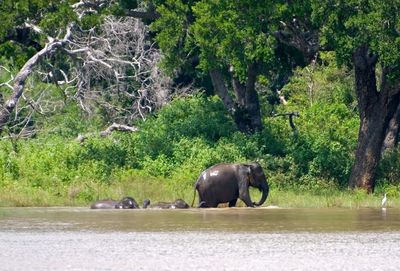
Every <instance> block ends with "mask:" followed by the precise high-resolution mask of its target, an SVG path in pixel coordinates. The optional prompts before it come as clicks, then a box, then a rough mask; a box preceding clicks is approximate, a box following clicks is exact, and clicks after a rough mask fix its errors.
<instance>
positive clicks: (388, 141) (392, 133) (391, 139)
mask: <svg viewBox="0 0 400 271" xmlns="http://www.w3.org/2000/svg"><path fill="white" fill-rule="evenodd" d="M397 99H399V98H397ZM399 124H400V102H399V101H398V102H397V108H396V112H395V113H394V115H393V117H392V119H391V120H390V121H389V125H388V128H387V131H386V135H385V139H384V141H383V146H382V151H381V152H382V154H383V153H384V152H385V151H386V150H393V149H394V148H395V147H396V146H397V142H398V140H399V126H400V125H399Z"/></svg>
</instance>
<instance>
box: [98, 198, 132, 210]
mask: <svg viewBox="0 0 400 271" xmlns="http://www.w3.org/2000/svg"><path fill="white" fill-rule="evenodd" d="M90 209H139V205H138V204H137V202H136V201H135V199H134V198H132V197H124V198H123V199H122V200H120V201H117V200H112V199H105V200H98V201H96V202H94V203H93V204H92V205H90Z"/></svg>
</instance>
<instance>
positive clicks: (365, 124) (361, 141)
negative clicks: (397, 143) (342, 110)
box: [349, 46, 399, 193]
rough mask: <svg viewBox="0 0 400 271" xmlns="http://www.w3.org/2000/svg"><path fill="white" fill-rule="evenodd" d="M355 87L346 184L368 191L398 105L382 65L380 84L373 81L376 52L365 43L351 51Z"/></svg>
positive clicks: (372, 185) (370, 189)
mask: <svg viewBox="0 0 400 271" xmlns="http://www.w3.org/2000/svg"><path fill="white" fill-rule="evenodd" d="M353 63H354V71H355V88H356V94H357V100H358V104H359V111H360V112H359V115H360V128H359V133H358V145H357V149H356V153H355V162H354V165H353V168H352V171H351V175H350V179H349V186H350V187H351V188H362V189H365V190H366V191H368V193H372V192H373V191H374V188H375V177H376V171H377V167H378V164H379V161H380V159H381V150H382V145H383V142H384V139H385V136H386V134H387V131H388V128H389V123H390V120H392V119H393V116H394V115H395V112H396V109H397V107H398V105H399V97H398V96H399V95H398V89H397V88H394V87H393V85H392V84H391V83H390V82H388V81H387V80H386V77H387V69H385V68H383V69H382V77H381V82H380V88H379V89H378V87H377V82H376V70H375V68H376V63H377V56H376V55H373V54H371V53H370V52H369V50H368V47H367V46H360V47H359V48H358V49H357V50H355V52H354V55H353Z"/></svg>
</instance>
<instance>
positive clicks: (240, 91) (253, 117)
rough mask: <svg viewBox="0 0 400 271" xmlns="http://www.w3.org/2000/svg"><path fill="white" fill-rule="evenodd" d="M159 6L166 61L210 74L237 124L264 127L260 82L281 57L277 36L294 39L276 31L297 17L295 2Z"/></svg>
mask: <svg viewBox="0 0 400 271" xmlns="http://www.w3.org/2000/svg"><path fill="white" fill-rule="evenodd" d="M300 2H303V1H300ZM294 6H296V7H299V6H301V5H300V4H296V5H294ZM156 7H157V12H158V13H159V14H160V17H159V18H158V19H157V20H156V21H155V22H154V23H153V24H152V27H153V29H154V31H155V32H156V35H157V36H156V40H157V42H158V44H159V46H160V48H161V50H162V52H163V54H164V56H165V58H164V65H165V66H166V67H167V68H168V69H169V70H170V71H174V72H180V71H181V70H186V69H187V68H188V67H189V68H191V67H193V66H195V67H196V68H197V69H200V70H201V71H202V72H204V73H206V74H208V75H209V77H210V79H211V81H212V85H213V88H214V91H215V93H216V94H217V95H218V96H219V97H220V98H221V100H222V101H223V103H224V105H225V107H226V109H227V110H228V111H229V112H230V114H231V115H232V117H233V119H234V120H235V122H236V124H237V126H238V128H239V129H240V130H241V131H244V132H255V131H257V130H260V129H262V121H261V113H260V103H259V97H258V93H257V91H256V82H257V80H258V76H259V75H260V74H268V72H269V71H271V70H273V69H274V68H275V66H276V65H277V64H276V62H279V60H278V56H277V54H276V50H277V47H278V45H277V39H276V37H278V36H279V37H278V39H279V38H282V40H283V38H285V39H286V42H287V43H289V42H291V41H293V37H294V36H290V35H289V34H288V35H286V36H285V35H284V34H283V32H282V33H280V34H282V35H275V34H277V33H278V30H279V29H280V26H281V22H282V23H283V22H284V21H288V20H290V21H291V20H292V14H291V11H292V7H291V4H288V3H281V1H255V0H241V1H227V0H203V1H172V0H166V1H157V5H156ZM289 15H290V17H289ZM283 24H285V23H283ZM285 25H286V26H289V25H290V23H287V24H285ZM286 33H288V32H286ZM293 33H294V32H292V33H291V34H293ZM299 49H300V48H299ZM278 66H279V65H278Z"/></svg>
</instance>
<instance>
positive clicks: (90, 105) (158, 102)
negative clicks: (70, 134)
mask: <svg viewBox="0 0 400 271" xmlns="http://www.w3.org/2000/svg"><path fill="white" fill-rule="evenodd" d="M106 2H107V1H80V2H78V3H76V4H75V5H74V6H73V7H74V8H75V11H76V12H77V14H78V17H79V18H81V17H82V16H84V15H85V14H87V13H96V12H97V8H100V6H101V5H105V4H106ZM85 8H86V9H85ZM26 27H30V28H32V30H33V31H36V32H38V33H40V34H42V35H45V33H43V31H42V30H41V29H40V28H38V27H37V26H35V25H33V24H30V23H29V24H28V23H27V24H26ZM148 31H149V30H148V27H147V26H145V25H144V24H143V23H141V22H140V21H139V19H135V18H133V17H126V18H116V17H112V16H110V17H106V18H105V19H104V22H103V23H102V24H101V25H100V26H98V27H95V28H92V29H89V30H83V29H80V28H78V27H77V26H74V25H70V26H69V27H68V28H67V29H66V30H64V31H60V32H61V33H65V34H64V37H62V38H53V37H48V43H47V44H46V45H45V47H44V48H43V49H42V50H40V51H39V52H38V53H37V54H36V55H34V56H33V57H32V58H31V59H30V60H28V62H27V63H26V64H25V65H24V67H23V68H22V69H21V70H20V71H19V72H18V74H17V75H16V76H13V75H12V74H11V73H10V71H9V70H6V69H5V67H2V70H3V72H4V71H6V72H8V73H9V74H10V76H9V80H6V81H5V82H0V87H8V88H9V89H10V90H11V95H9V97H1V98H2V99H4V100H6V101H5V102H3V103H2V104H0V131H1V130H2V129H3V128H4V125H5V124H7V123H8V122H9V121H10V117H11V114H12V113H14V114H15V116H17V115H18V114H19V112H21V110H16V108H17V106H18V104H19V100H20V98H21V97H22V98H23V100H24V101H25V103H24V104H23V106H24V107H26V108H29V109H30V110H31V111H35V112H42V113H45V112H49V111H54V109H55V108H57V105H56V104H60V101H54V100H53V101H52V100H51V99H48V98H49V96H48V95H46V88H43V90H42V91H40V92H39V94H37V92H36V93H35V96H31V95H30V93H24V90H26V86H27V82H28V81H29V78H40V79H41V81H43V82H46V83H53V84H55V85H57V86H58V87H59V88H60V90H61V91H62V95H63V97H64V100H67V99H71V98H73V99H76V101H78V103H79V104H80V106H81V107H82V109H84V110H85V111H86V112H88V113H91V112H93V111H94V110H93V109H95V108H99V107H100V108H102V109H103V112H105V115H106V117H107V119H108V120H109V121H110V123H111V122H122V123H124V124H129V123H131V122H132V120H134V119H137V118H142V119H144V118H145V117H146V115H147V114H148V113H150V112H153V111H154V110H156V109H158V108H160V107H161V106H163V105H165V104H166V103H168V102H169V101H170V100H171V98H172V96H174V95H177V94H182V93H187V92H191V88H190V87H189V88H186V89H174V88H173V87H172V82H171V80H170V78H169V77H168V76H166V75H165V74H163V73H162V72H161V70H160V69H159V67H158V63H159V61H160V58H161V55H160V52H159V50H157V49H156V48H155V46H154V44H152V43H150V42H149V39H147V35H148ZM61 54H62V57H64V59H65V61H64V62H63V65H59V64H60V63H57V61H55V56H60V55H61ZM66 64H68V67H67V68H65V67H66ZM27 116H29V117H27V118H26V119H25V120H24V122H23V124H20V126H24V125H25V124H26V123H28V122H29V120H30V118H31V117H32V114H27ZM25 126H26V125H25Z"/></svg>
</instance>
